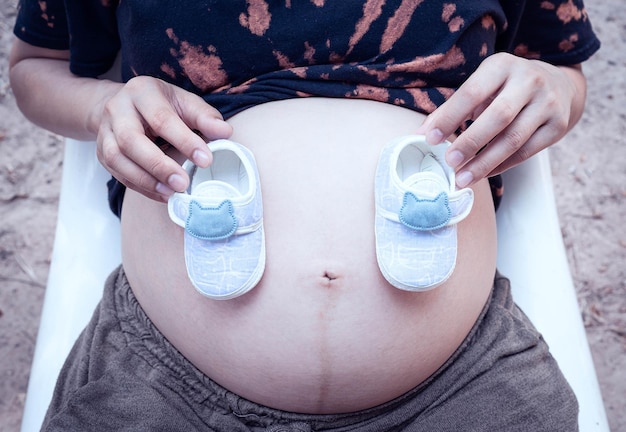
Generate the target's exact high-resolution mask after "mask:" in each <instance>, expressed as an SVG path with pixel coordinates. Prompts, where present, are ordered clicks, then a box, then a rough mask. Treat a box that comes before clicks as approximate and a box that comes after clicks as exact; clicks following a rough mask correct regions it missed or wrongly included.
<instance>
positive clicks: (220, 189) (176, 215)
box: [168, 140, 265, 300]
mask: <svg viewBox="0 0 626 432" xmlns="http://www.w3.org/2000/svg"><path fill="white" fill-rule="evenodd" d="M208 146H209V149H210V150H211V152H212V153H213V163H212V164H211V165H210V166H209V167H208V168H199V167H197V166H196V165H194V164H193V163H192V162H190V161H186V162H185V163H184V164H183V168H184V169H185V170H186V171H187V174H189V178H190V179H191V183H190V185H189V188H188V189H187V191H186V192H184V193H175V194H173V195H172V196H170V198H169V201H168V213H169V216H170V218H171V219H172V221H174V223H176V224H177V225H180V226H181V227H183V228H184V229H185V233H184V248H185V264H186V266H187V274H188V275H189V279H190V280H191V282H192V283H193V285H194V286H195V287H196V289H197V290H198V291H199V292H200V293H202V294H203V295H205V296H207V297H210V298H212V299H218V300H225V299H231V298H234V297H237V296H240V295H242V294H245V293H246V292H248V291H249V290H251V289H252V288H253V287H254V286H255V285H256V284H257V283H258V282H259V280H260V279H261V276H262V275H263V271H264V269H265V234H264V230H263V203H262V199H261V185H260V182H259V175H258V170H257V167H256V162H255V160H254V156H253V155H252V153H251V152H250V151H249V150H248V149H247V148H245V147H243V146H242V145H240V144H237V143H234V142H232V141H228V140H217V141H213V142H211V143H209V144H208Z"/></svg>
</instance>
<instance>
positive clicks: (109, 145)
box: [10, 39, 232, 201]
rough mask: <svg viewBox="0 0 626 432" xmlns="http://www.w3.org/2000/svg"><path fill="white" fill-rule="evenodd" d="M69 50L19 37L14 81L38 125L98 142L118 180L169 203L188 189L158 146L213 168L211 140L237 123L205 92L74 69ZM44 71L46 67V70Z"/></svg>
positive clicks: (13, 55)
mask: <svg viewBox="0 0 626 432" xmlns="http://www.w3.org/2000/svg"><path fill="white" fill-rule="evenodd" d="M68 58H69V53H68V52H67V51H57V50H50V49H45V48H39V47H35V46H33V45H29V44H27V43H25V42H23V41H21V40H19V39H18V40H16V42H15V44H14V45H13V49H12V51H11V58H10V79H11V86H12V88H13V91H14V93H15V97H16V100H17V103H18V106H19V107H20V109H21V110H22V112H23V113H24V115H25V116H26V117H27V118H28V119H29V120H31V121H32V122H33V123H35V124H37V125H39V126H41V127H43V128H46V129H48V130H50V131H52V132H55V133H58V134H61V135H64V136H68V137H72V138H76V139H81V140H94V139H96V140H97V143H98V158H99V159H100V162H101V163H102V164H103V165H104V166H105V168H107V169H108V170H109V171H110V172H111V174H113V175H114V176H115V177H116V178H117V179H118V180H120V181H121V182H122V183H124V184H125V185H126V186H128V187H130V188H131V189H134V190H137V191H138V192H141V193H143V194H144V195H146V196H148V197H150V198H153V199H156V200H160V201H165V200H166V198H167V196H169V195H170V194H171V193H173V191H183V190H185V189H186V188H187V185H188V182H189V179H188V177H187V174H186V173H185V171H184V170H183V169H182V168H181V167H180V165H179V164H178V163H176V161H174V160H173V159H171V158H169V157H167V156H166V155H164V154H163V152H162V151H161V150H160V149H159V148H158V147H157V146H156V145H155V144H154V142H153V140H154V139H155V138H156V137H161V138H163V139H165V140H166V141H168V142H170V143H171V144H172V145H173V146H174V147H175V148H176V149H177V150H179V151H180V152H181V153H182V154H183V155H184V156H185V157H186V158H189V159H192V160H193V161H194V162H195V163H196V164H197V165H199V166H201V167H206V166H208V165H209V164H210V163H211V155H210V153H209V151H208V149H207V147H206V143H205V140H204V138H202V137H200V136H198V135H197V134H196V133H195V132H194V130H197V131H200V133H201V134H202V135H203V136H204V137H206V139H209V140H210V139H217V138H228V137H229V136H230V134H231V133H232V129H231V127H230V125H228V124H227V123H226V122H224V120H223V119H222V116H221V114H220V113H219V112H218V111H217V110H215V109H214V108H212V107H211V106H209V105H208V104H207V103H206V102H204V100H203V99H202V98H200V97H199V96H197V95H194V94H192V93H189V92H187V91H184V90H182V89H180V88H178V87H175V86H173V85H171V84H168V83H165V82H163V81H161V80H158V79H156V78H151V77H136V78H133V79H132V80H130V81H129V82H128V83H126V84H121V83H116V82H113V81H109V80H103V79H102V80H101V79H93V78H81V77H77V76H75V75H73V74H72V73H71V72H70V71H69V60H68ZM41 71H46V72H45V73H41Z"/></svg>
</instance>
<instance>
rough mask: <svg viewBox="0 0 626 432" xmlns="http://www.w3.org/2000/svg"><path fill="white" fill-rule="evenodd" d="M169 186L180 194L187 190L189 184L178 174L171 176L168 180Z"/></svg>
mask: <svg viewBox="0 0 626 432" xmlns="http://www.w3.org/2000/svg"><path fill="white" fill-rule="evenodd" d="M167 184H168V185H169V186H170V187H171V188H172V189H174V190H175V191H178V192H183V191H184V190H185V189H187V182H186V181H185V179H184V178H183V177H182V176H180V175H178V174H172V175H171V176H169V178H168V179H167Z"/></svg>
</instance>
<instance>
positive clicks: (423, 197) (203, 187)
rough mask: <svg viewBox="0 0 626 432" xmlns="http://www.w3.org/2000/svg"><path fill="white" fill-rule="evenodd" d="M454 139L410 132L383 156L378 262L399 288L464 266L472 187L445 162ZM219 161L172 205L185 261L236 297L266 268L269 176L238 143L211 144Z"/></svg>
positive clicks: (211, 288)
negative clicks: (462, 237) (462, 242)
mask: <svg viewBox="0 0 626 432" xmlns="http://www.w3.org/2000/svg"><path fill="white" fill-rule="evenodd" d="M448 145H449V143H444V144H440V145H437V146H431V145H429V144H427V143H426V141H425V139H424V137H423V136H420V135H410V136H405V137H401V138H398V139H396V140H394V141H393V142H391V143H389V144H388V145H387V146H386V147H385V148H384V149H383V151H382V153H381V156H380V159H379V163H378V167H377V170H376V179H375V203H376V218H375V234H376V256H377V260H378V265H379V267H380V270H381V272H382V274H383V276H384V277H385V278H386V279H387V280H388V281H389V283H391V284H392V285H393V286H395V287H397V288H400V289H403V290H409V291H424V290H427V289H430V288H434V287H435V286H437V285H439V284H440V283H442V282H444V281H445V280H446V279H448V277H450V275H451V274H452V271H453V270H454V266H455V263H456V226H455V225H456V224H457V223H458V222H459V221H461V220H462V219H463V218H465V217H466V216H467V215H468V214H469V212H470V210H471V207H472V203H473V198H474V195H473V192H472V190H471V189H462V190H458V191H457V190H456V187H455V181H454V171H453V170H452V169H451V168H450V167H449V166H448V165H447V164H446V163H445V159H444V155H445V151H446V149H447V147H448ZM208 146H209V149H210V150H211V152H212V153H213V163H212V164H211V165H210V166H209V167H208V168H198V167H197V166H195V165H194V164H193V163H191V162H190V161H187V162H185V163H184V164H183V168H184V169H185V170H186V171H187V173H188V174H189V177H190V179H191V183H190V186H189V188H188V190H187V191H186V192H183V193H175V194H173V195H172V196H171V197H170V199H169V202H168V212H169V215H170V218H171V219H172V220H173V221H174V222H175V223H176V224H178V225H180V226H181V227H183V228H184V249H185V263H186V266H187V273H188V275H189V279H190V280H191V282H192V283H193V285H194V286H195V287H196V289H197V290H198V291H199V292H200V293H202V294H204V295H205V296H207V297H210V298H213V299H230V298H234V297H237V296H240V295H242V294H244V293H246V292H248V291H249V290H250V289H252V288H253V287H254V286H255V285H256V284H257V283H258V282H259V280H260V279H261V276H262V275H263V271H264V269H265V235H264V230H263V204H262V199H261V186H260V182H259V175H258V170H257V166H256V162H255V160H254V156H253V155H252V153H251V152H250V151H249V150H248V149H246V148H245V147H243V146H241V145H240V144H237V143H234V142H232V141H229V140H217V141H213V142H211V143H210V144H208Z"/></svg>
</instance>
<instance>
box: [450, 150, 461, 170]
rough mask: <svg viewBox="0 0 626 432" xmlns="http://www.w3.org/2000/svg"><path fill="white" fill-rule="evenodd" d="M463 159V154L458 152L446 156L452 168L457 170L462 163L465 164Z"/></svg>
mask: <svg viewBox="0 0 626 432" xmlns="http://www.w3.org/2000/svg"><path fill="white" fill-rule="evenodd" d="M463 159H464V156H463V153H461V152H460V151H458V150H454V151H451V152H450V153H449V154H448V155H447V156H446V161H447V162H448V165H450V166H451V167H452V168H456V167H458V166H459V165H461V163H463Z"/></svg>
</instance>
